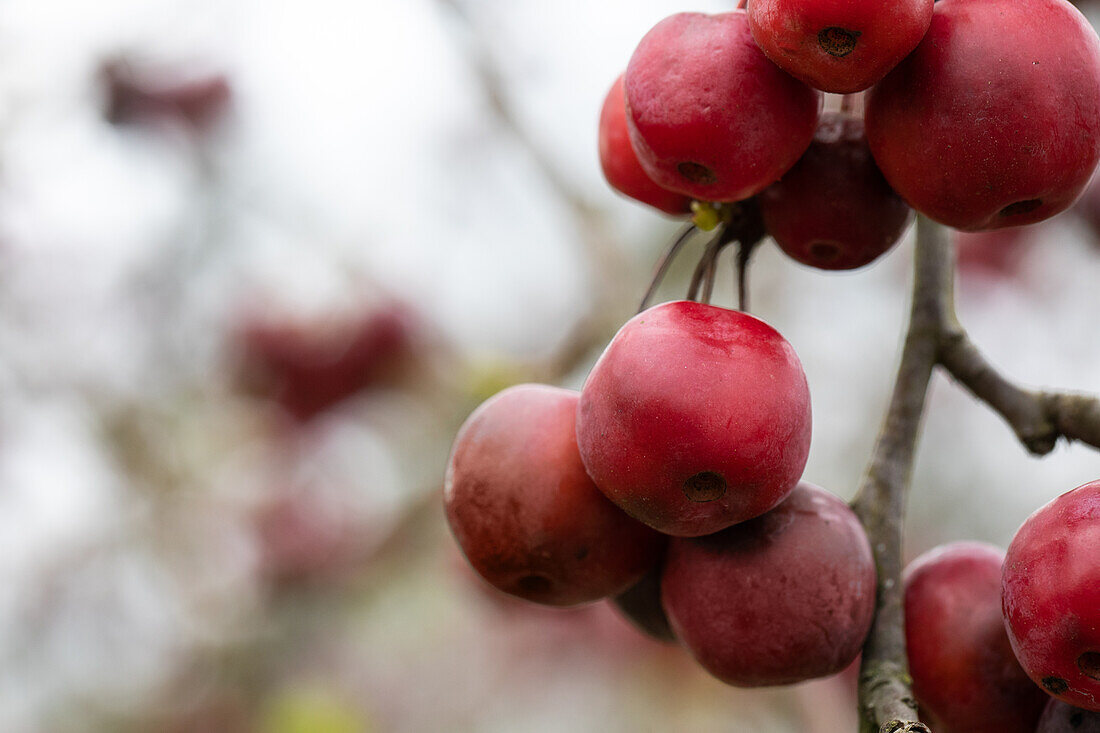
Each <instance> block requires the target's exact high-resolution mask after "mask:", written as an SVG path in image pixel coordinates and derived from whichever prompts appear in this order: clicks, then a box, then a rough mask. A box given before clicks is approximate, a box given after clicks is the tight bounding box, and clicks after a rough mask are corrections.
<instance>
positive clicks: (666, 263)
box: [638, 224, 696, 313]
mask: <svg viewBox="0 0 1100 733" xmlns="http://www.w3.org/2000/svg"><path fill="white" fill-rule="evenodd" d="M695 231H696V226H695V224H688V225H686V226H685V227H684V228H683V229H681V230H680V232H679V233H678V234H677V235H676V236H675V237H674V238H673V240H672V242H671V243H670V244H669V245H668V247H666V248H665V251H664V252H663V253H661V257H660V259H659V260H657V265H656V266H655V267H654V268H653V278H652V279H651V280H650V281H649V287H648V288H646V291H645V295H643V296H642V302H641V303H640V304H639V305H638V313H641V312H642V311H644V310H645V309H646V308H647V307H648V306H649V301H650V300H651V299H652V298H653V295H654V293H656V292H657V288H658V287H660V285H661V282H662V281H663V280H664V279H665V275H667V274H668V269H669V268H670V267H671V266H672V261H673V260H674V259H676V255H677V254H679V252H680V250H681V249H683V248H684V245H685V244H687V241H688V240H689V239H691V235H692V234H694V233H695Z"/></svg>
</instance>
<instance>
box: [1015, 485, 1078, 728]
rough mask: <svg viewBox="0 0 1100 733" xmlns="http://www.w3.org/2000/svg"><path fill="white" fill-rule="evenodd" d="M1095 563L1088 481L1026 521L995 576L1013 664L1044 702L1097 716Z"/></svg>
mask: <svg viewBox="0 0 1100 733" xmlns="http://www.w3.org/2000/svg"><path fill="white" fill-rule="evenodd" d="M1098 558H1100V481H1093V482H1092V483H1088V484H1084V485H1083V486H1079V487H1077V488H1076V489H1074V490H1073V491H1070V492H1068V493H1065V494H1062V495H1061V496H1059V497H1058V498H1057V499H1055V500H1054V501H1052V502H1050V503H1049V504H1047V505H1046V506H1044V507H1042V508H1040V509H1039V510H1038V511H1037V512H1035V513H1034V514H1032V515H1031V516H1030V517H1028V519H1027V521H1025V522H1024V524H1023V526H1021V527H1020V529H1019V531H1017V532H1016V536H1015V537H1014V538H1013V540H1012V544H1010V545H1009V546H1008V553H1007V555H1006V557H1005V565H1004V572H1003V574H1002V576H1001V599H1002V603H1003V610H1004V616H1005V626H1006V628H1007V629H1008V638H1009V640H1010V641H1011V642H1012V650H1013V651H1014V652H1015V653H1016V658H1017V659H1019V660H1020V664H1021V665H1023V668H1024V669H1025V670H1026V671H1027V673H1028V675H1030V676H1031V679H1033V680H1035V682H1036V683H1038V684H1039V685H1042V687H1043V688H1044V689H1045V690H1046V691H1047V692H1048V693H1050V694H1051V696H1053V697H1056V698H1058V699H1059V700H1062V701H1064V702H1067V703H1069V704H1070V705H1074V706H1076V707H1079V708H1084V709H1086V710H1093V711H1100V562H1098ZM1086 671H1087V672H1088V674H1086Z"/></svg>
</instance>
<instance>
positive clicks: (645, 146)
mask: <svg viewBox="0 0 1100 733" xmlns="http://www.w3.org/2000/svg"><path fill="white" fill-rule="evenodd" d="M625 88H626V102H627V122H628V124H629V125H630V136H631V141H632V142H633V143H634V150H635V151H636V152H637V153H638V160H639V161H640V162H641V164H642V167H643V168H645V170H646V172H647V173H648V174H649V175H650V177H651V178H652V179H653V180H654V181H656V182H657V183H658V184H659V185H661V186H663V187H665V188H667V189H669V190H672V191H678V192H680V193H682V194H685V195H687V196H691V197H692V198H696V199H699V200H702V201H740V200H742V199H746V198H748V197H750V196H752V195H754V194H756V193H758V192H760V191H761V190H763V189H764V188H765V187H767V186H768V184H770V183H772V182H774V181H776V180H778V179H779V177H780V176H782V175H783V174H784V173H785V172H786V171H787V169H789V168H790V167H791V166H792V165H794V163H795V161H797V160H798V158H799V156H801V155H802V153H803V151H804V150H806V147H807V146H808V145H809V144H810V140H811V139H813V134H814V126H815V125H816V124H817V114H818V108H819V106H820V95H819V94H818V93H817V92H816V91H814V90H813V89H810V87H808V86H806V85H805V84H803V83H802V82H800V81H798V80H797V79H795V78H794V77H792V76H789V75H788V74H786V73H785V72H783V70H781V69H780V68H779V67H777V66H776V65H775V64H773V63H772V62H771V61H769V60H768V59H767V57H766V56H764V54H763V52H761V50H760V49H759V48H758V47H757V45H756V43H755V42H754V41H753V40H752V35H751V34H750V32H749V25H748V19H747V16H746V15H745V11H743V10H736V11H734V12H732V13H722V14H719V15H705V14H703V13H679V14H677V15H673V16H670V17H668V18H665V19H664V20H662V21H661V22H660V23H658V24H657V25H656V26H654V27H653V29H652V30H650V32H649V33H648V34H646V36H645V37H644V38H643V39H642V41H641V43H639V44H638V48H637V49H636V50H635V51H634V55H633V56H632V57H631V58H630V63H629V65H628V66H627V68H626V76H625Z"/></svg>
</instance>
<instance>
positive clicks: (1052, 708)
mask: <svg viewBox="0 0 1100 733" xmlns="http://www.w3.org/2000/svg"><path fill="white" fill-rule="evenodd" d="M1035 733H1100V713H1093V712H1089V711H1088V710H1081V709H1080V708H1075V707H1073V706H1072V705H1067V704H1066V703H1064V702H1062V701H1061V700H1051V701H1050V702H1049V703H1047V709H1046V710H1045V711H1043V717H1042V718H1040V719H1039V727H1038V728H1036V729H1035Z"/></svg>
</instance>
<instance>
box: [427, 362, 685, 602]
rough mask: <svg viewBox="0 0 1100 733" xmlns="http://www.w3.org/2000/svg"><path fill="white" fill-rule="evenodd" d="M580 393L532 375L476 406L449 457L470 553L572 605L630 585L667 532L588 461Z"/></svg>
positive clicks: (499, 581) (517, 582) (509, 584)
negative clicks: (593, 472) (616, 493)
mask: <svg viewBox="0 0 1100 733" xmlns="http://www.w3.org/2000/svg"><path fill="white" fill-rule="evenodd" d="M577 397H578V395H577V393H576V392H573V391H571V390H566V389H558V388H556V387H546V386H543V385H537V384H524V385H519V386H517V387H511V388H509V389H506V390H504V391H503V392H501V393H499V394H498V395H496V396H495V397H492V398H491V399H489V400H488V401H487V402H485V403H484V404H482V405H481V406H480V407H479V408H478V409H476V410H475V411H474V412H473V414H472V415H470V417H469V418H467V420H466V422H465V423H464V424H463V425H462V428H461V429H460V430H459V432H458V436H457V437H456V438H455V443H454V448H453V450H452V452H451V459H450V463H449V464H448V466H447V476H446V483H445V487H444V493H443V497H444V503H445V507H446V511H447V521H448V522H449V523H450V525H451V531H452V532H453V533H454V536H455V539H456V540H457V541H458V544H459V546H460V547H461V548H462V551H463V552H464V553H465V555H466V558H467V559H468V560H469V561H470V564H471V565H473V567H474V569H475V570H477V572H478V573H480V574H481V576H482V577H483V578H485V579H486V580H487V581H489V582H490V583H491V584H493V585H494V586H496V587H497V588H499V589H500V590H502V591H504V592H506V593H511V594H512V595H515V596H519V597H520V598H526V599H527V600H529V601H535V602H537V603H544V604H547V605H552V606H571V605H575V604H578V603H586V602H589V601H595V600H598V599H600V598H604V597H606V596H609V595H614V594H616V593H621V592H622V591H624V590H626V589H627V588H629V587H630V586H631V585H633V584H634V583H636V582H637V581H638V580H639V579H640V578H641V577H642V575H644V574H645V573H646V571H647V570H649V569H650V568H651V567H653V565H654V564H655V563H656V562H657V561H658V559H659V558H660V553H661V549H662V547H663V546H664V542H665V539H664V538H663V537H661V536H660V535H659V534H657V533H656V532H653V531H652V530H650V529H648V528H647V527H645V526H643V525H641V524H639V523H637V522H635V521H634V520H632V519H631V518H630V517H628V516H626V515H625V514H623V513H622V512H621V511H619V510H618V509H617V508H615V506H614V505H613V504H612V503H611V502H609V501H608V500H607V499H606V498H605V497H604V495H603V494H601V493H600V491H599V489H597V488H596V487H595V485H594V484H593V483H592V479H590V478H589V477H588V474H586V473H585V471H584V466H583V465H582V464H581V459H580V455H579V454H578V453H577V441H576V437H575V434H574V432H573V426H574V424H575V421H576V411H577Z"/></svg>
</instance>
